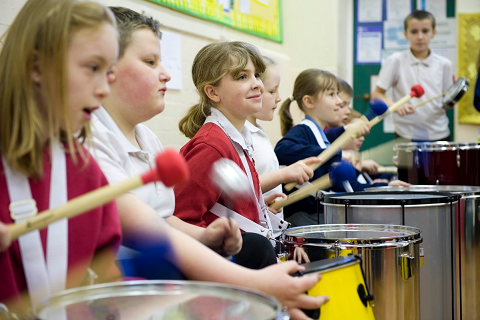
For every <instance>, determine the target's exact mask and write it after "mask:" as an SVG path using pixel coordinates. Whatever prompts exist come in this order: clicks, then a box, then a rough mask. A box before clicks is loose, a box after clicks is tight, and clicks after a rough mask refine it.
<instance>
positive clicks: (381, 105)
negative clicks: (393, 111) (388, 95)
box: [365, 98, 388, 121]
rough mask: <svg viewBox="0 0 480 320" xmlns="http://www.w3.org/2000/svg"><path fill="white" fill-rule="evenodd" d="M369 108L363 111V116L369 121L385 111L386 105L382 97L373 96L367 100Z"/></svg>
mask: <svg viewBox="0 0 480 320" xmlns="http://www.w3.org/2000/svg"><path fill="white" fill-rule="evenodd" d="M368 105H369V109H368V111H367V112H366V113H365V117H367V119H368V120H369V121H370V120H372V119H373V118H375V117H377V116H381V115H382V114H384V113H385V112H387V110H388V107H387V105H386V104H385V102H383V101H382V99H379V98H373V99H371V100H370V101H369V102H368Z"/></svg>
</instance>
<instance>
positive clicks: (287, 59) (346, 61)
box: [0, 0, 480, 149]
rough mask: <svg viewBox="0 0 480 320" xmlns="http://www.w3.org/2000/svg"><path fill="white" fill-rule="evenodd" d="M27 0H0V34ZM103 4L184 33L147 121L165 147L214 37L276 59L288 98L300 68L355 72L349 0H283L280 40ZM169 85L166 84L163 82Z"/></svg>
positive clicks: (273, 132)
mask: <svg viewBox="0 0 480 320" xmlns="http://www.w3.org/2000/svg"><path fill="white" fill-rule="evenodd" d="M25 1H26V0H0V33H3V32H4V31H5V30H6V28H7V26H8V25H9V24H10V23H11V21H12V20H13V18H14V17H15V15H16V13H17V12H18V10H20V8H21V7H22V5H23V4H24V3H25ZM98 1H99V2H100V3H103V4H105V5H114V6H125V7H129V8H131V9H133V10H136V11H139V12H142V13H145V14H147V15H152V16H153V17H154V18H156V19H158V20H159V21H160V22H161V23H162V24H163V29H164V30H167V31H171V32H174V33H177V34H180V35H181V36H182V37H181V38H182V40H181V46H182V57H181V60H182V69H183V76H182V78H183V79H182V80H183V89H182V90H169V91H168V92H167V94H166V96H165V100H166V109H165V111H164V112H163V113H162V114H161V115H158V116H157V117H155V118H153V119H152V120H150V121H148V122H147V123H146V124H147V125H148V126H149V127H150V128H151V129H152V130H153V131H154V132H155V133H156V134H157V135H158V137H159V138H160V140H161V141H162V143H163V144H164V145H165V146H171V147H174V148H176V149H179V148H180V147H181V146H182V145H184V144H185V142H186V141H187V139H186V138H185V137H184V136H182V135H181V133H180V132H179V130H178V128H177V124H178V121H179V120H180V119H181V117H182V116H183V114H184V113H185V112H186V110H187V109H188V108H189V107H190V106H191V105H193V104H194V103H196V101H197V94H196V92H195V88H194V86H193V83H192V80H191V76H190V68H191V64H192V61H193V59H194V56H195V54H196V52H198V50H199V49H200V48H202V47H203V46H205V45H206V44H208V43H210V42H212V41H218V40H241V41H247V42H251V43H253V44H254V45H256V46H257V47H258V48H259V49H260V50H261V51H262V53H264V54H266V55H269V56H271V57H272V58H274V59H275V60H277V62H278V64H279V68H280V72H281V77H282V83H281V85H280V94H281V97H282V98H283V99H286V98H287V97H288V96H289V95H290V94H291V93H292V88H293V82H294V80H295V77H296V76H297V75H298V73H299V72H301V71H302V70H304V69H306V68H312V67H314V68H322V69H326V70H329V71H331V72H333V73H335V74H337V75H339V76H340V77H342V78H344V79H346V80H347V81H349V82H351V81H352V73H353V62H352V60H353V58H352V52H353V43H352V42H353V41H352V39H353V34H352V30H353V8H352V1H351V0H337V1H331V0H282V13H283V32H284V41H283V43H281V44H280V43H276V42H273V41H270V40H266V39H263V38H259V37H256V36H253V35H249V34H246V33H243V32H240V31H237V30H233V29H230V28H228V27H225V26H221V25H218V24H215V23H212V22H208V21H204V20H201V19H198V18H195V17H192V16H189V15H186V14H183V13H180V12H177V11H174V10H171V9H168V8H166V7H162V6H159V5H157V4H155V3H152V2H148V1H144V0H98ZM456 6H457V12H476V11H480V2H479V1H478V0H458V1H457V4H456ZM167 87H168V84H167ZM291 110H292V112H293V113H294V118H295V119H296V120H297V121H299V120H300V119H301V113H300V112H299V111H298V108H297V107H296V104H295V103H292V105H291ZM262 125H263V126H264V127H265V129H266V131H267V134H268V135H269V137H270V139H271V141H272V143H276V141H278V140H279V139H280V138H281V135H280V124H279V121H278V117H276V118H275V120H274V121H272V122H269V123H265V122H263V123H262ZM476 128H477V126H471V125H458V124H456V135H455V140H456V141H475V140H476Z"/></svg>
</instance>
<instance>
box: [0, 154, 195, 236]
mask: <svg viewBox="0 0 480 320" xmlns="http://www.w3.org/2000/svg"><path fill="white" fill-rule="evenodd" d="M155 164H156V168H153V169H151V170H149V171H147V172H145V173H143V174H142V175H140V176H137V177H132V178H130V179H128V180H125V181H123V182H119V183H117V184H114V185H107V186H104V187H102V188H99V189H97V190H93V191H90V192H88V193H86V194H83V195H81V196H79V197H76V198H74V199H72V200H70V201H68V202H67V203H66V204H64V205H62V206H59V207H57V208H54V209H49V210H44V211H42V212H40V213H39V214H37V215H35V216H34V217H32V218H30V219H28V220H25V221H22V222H19V223H15V224H10V225H9V226H8V230H9V232H10V238H11V239H12V241H13V240H15V239H17V238H18V237H19V236H21V235H23V234H25V233H28V232H30V231H33V230H36V229H43V228H45V227H46V226H48V225H49V224H50V223H52V222H55V221H57V220H60V219H63V218H71V217H74V216H76V215H79V214H81V213H84V212H87V211H89V210H91V209H93V208H96V207H98V206H100V205H103V204H105V203H107V202H109V201H111V200H113V199H115V198H116V197H118V196H120V195H122V194H124V193H126V192H127V191H130V190H132V189H135V188H138V187H140V186H142V185H144V184H147V183H150V182H154V181H161V182H163V184H164V185H165V186H167V187H172V186H174V185H175V184H177V183H179V182H184V181H186V180H187V179H188V176H189V173H188V168H187V164H186V162H185V159H184V158H183V157H182V156H181V155H180V154H178V152H177V151H175V150H173V149H170V150H165V151H164V152H162V153H159V154H158V155H157V156H156V158H155Z"/></svg>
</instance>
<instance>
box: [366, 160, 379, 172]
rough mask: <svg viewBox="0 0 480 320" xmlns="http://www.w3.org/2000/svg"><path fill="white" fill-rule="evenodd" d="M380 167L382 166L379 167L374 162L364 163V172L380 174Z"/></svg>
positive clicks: (367, 161)
mask: <svg viewBox="0 0 480 320" xmlns="http://www.w3.org/2000/svg"><path fill="white" fill-rule="evenodd" d="M380 167H381V165H379V164H378V163H376V162H375V161H373V160H363V161H362V172H366V173H368V174H375V173H378V168H380Z"/></svg>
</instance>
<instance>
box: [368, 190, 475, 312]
mask: <svg viewBox="0 0 480 320" xmlns="http://www.w3.org/2000/svg"><path fill="white" fill-rule="evenodd" d="M365 191H370V192H385V191H397V192H398V191H414V192H415V191H416V192H419V191H420V192H448V193H454V194H458V195H461V196H462V198H461V199H460V200H459V202H458V203H457V204H456V208H455V212H456V214H455V226H456V228H455V249H456V250H455V251H456V255H455V270H456V272H455V319H463V320H474V319H480V187H469V186H428V185H414V186H410V187H376V188H368V189H366V190H365Z"/></svg>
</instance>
